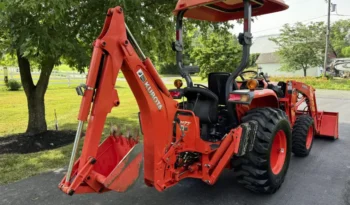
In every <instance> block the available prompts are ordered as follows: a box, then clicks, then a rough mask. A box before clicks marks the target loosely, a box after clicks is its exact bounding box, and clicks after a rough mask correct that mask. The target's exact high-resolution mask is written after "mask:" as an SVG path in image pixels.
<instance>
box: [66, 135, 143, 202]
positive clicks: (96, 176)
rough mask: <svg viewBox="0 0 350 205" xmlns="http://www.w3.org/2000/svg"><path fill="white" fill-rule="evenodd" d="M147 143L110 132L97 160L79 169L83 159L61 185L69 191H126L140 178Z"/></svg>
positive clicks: (70, 193) (79, 192) (98, 152)
mask: <svg viewBox="0 0 350 205" xmlns="http://www.w3.org/2000/svg"><path fill="white" fill-rule="evenodd" d="M142 160H143V144H141V143H138V140H137V139H132V138H125V137H122V136H109V137H108V138H107V139H106V140H105V141H104V142H102V143H101V144H100V145H99V147H98V151H97V155H96V158H95V160H93V162H90V163H87V164H86V165H84V167H83V168H82V169H81V170H78V167H79V159H78V160H77V161H76V163H75V165H74V167H73V170H72V180H71V181H70V183H67V182H66V178H63V180H62V181H61V183H60V185H59V188H60V189H61V190H62V191H63V192H65V193H67V194H69V195H72V194H73V193H76V194H82V193H94V192H97V193H101V192H106V191H110V190H114V191H117V192H124V191H126V190H127V189H128V188H129V187H130V186H131V185H133V184H134V183H135V182H136V180H137V179H138V178H139V175H140V171H141V169H142Z"/></svg>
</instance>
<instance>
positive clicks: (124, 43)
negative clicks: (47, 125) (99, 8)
mask: <svg viewBox="0 0 350 205" xmlns="http://www.w3.org/2000/svg"><path fill="white" fill-rule="evenodd" d="M287 8H288V6H287V5H286V4H284V3H283V1H282V0H179V1H178V3H177V6H176V9H175V11H174V13H175V15H176V16H177V20H176V41H175V42H174V43H173V49H174V50H175V52H176V61H177V66H178V68H179V71H180V74H181V76H182V77H183V78H184V79H185V81H186V84H187V86H186V87H185V88H181V87H182V81H181V80H176V81H175V83H174V84H175V86H176V88H175V89H171V90H168V89H167V88H166V86H165V85H164V83H163V82H162V80H161V78H160V76H159V75H158V73H157V71H156V69H155V67H154V66H153V65H152V63H151V61H150V59H149V58H147V57H145V55H144V54H143V52H142V50H141V49H140V47H139V45H138V44H137V42H136V40H135V39H134V37H133V35H132V34H131V32H130V30H129V29H128V27H127V26H126V24H125V22H124V13H123V9H122V8H121V7H115V8H112V9H109V10H108V13H107V17H106V21H105V24H104V27H103V30H102V32H101V34H100V36H99V37H98V38H97V39H96V41H95V42H94V44H93V45H94V49H93V54H92V59H91V64H90V67H89V73H88V78H87V81H86V85H82V86H79V87H78V88H77V92H78V94H79V95H81V96H82V103H81V107H80V112H79V116H78V119H79V125H78V130H77V134H76V139H75V142H74V146H73V151H72V157H71V161H70V163H69V167H68V171H67V174H66V176H65V177H64V178H63V180H62V181H61V183H60V184H59V188H60V189H61V190H62V191H63V192H65V193H67V194H69V195H72V194H74V193H77V194H81V193H94V192H97V193H102V192H106V191H110V190H115V191H118V192H123V191H125V190H127V188H128V187H130V186H131V185H132V184H133V183H134V182H135V181H136V180H137V179H138V177H139V175H140V172H142V171H143V176H144V182H145V183H146V184H147V185H148V186H150V187H154V188H156V189H157V190H158V191H163V190H165V189H167V188H169V187H171V186H174V185H176V184H177V183H178V182H179V181H180V180H182V179H184V178H197V179H200V180H202V181H204V182H205V183H207V184H210V185H213V184H215V182H216V181H217V180H218V178H219V176H220V174H221V173H222V171H223V170H224V169H225V168H227V169H232V172H233V173H234V174H235V175H236V179H237V181H238V182H239V183H240V184H242V185H243V186H244V187H246V188H248V189H250V190H252V191H255V192H259V193H274V192H275V191H276V190H278V189H279V188H280V186H281V184H282V183H283V181H284V178H285V175H286V173H287V170H288V165H289V161H290V159H291V153H294V155H296V156H300V157H304V156H307V155H308V154H309V152H310V150H311V147H312V143H313V139H314V136H316V135H317V136H326V137H331V138H334V139H336V138H338V113H331V112H322V111H321V112H320V111H318V109H317V104H316V97H315V89H313V88H312V87H311V86H308V85H305V84H303V83H299V82H295V81H288V82H279V83H277V84H273V83H270V82H268V80H267V79H265V76H264V75H262V74H258V73H256V72H254V71H244V69H245V68H246V67H247V64H248V59H249V55H250V52H249V50H250V46H251V44H252V34H251V17H252V16H257V15H263V14H267V13H272V12H277V11H281V10H285V9H287ZM184 17H187V18H192V19H199V20H205V21H213V22H222V21H229V20H233V19H239V18H243V19H244V31H243V33H241V34H240V35H239V42H240V44H242V46H243V57H242V62H241V64H240V66H239V67H238V68H236V69H233V72H232V73H224V72H219V73H210V74H209V76H208V87H207V86H203V85H199V84H193V82H192V80H191V77H190V74H191V73H195V72H198V69H199V68H198V67H195V66H186V65H184V64H183V40H182V35H183V18H184ZM120 70H121V71H122V72H123V74H124V76H125V78H126V80H127V82H128V84H129V85H130V88H131V90H132V92H133V94H134V96H135V98H136V101H137V103H138V106H139V109H140V115H139V119H140V126H141V131H142V133H143V140H142V143H141V142H139V140H138V139H137V137H138V135H137V134H136V135H134V136H132V137H131V136H130V134H128V136H122V135H121V134H120V133H119V132H118V131H115V132H113V133H111V136H109V137H108V138H107V139H106V140H104V141H103V142H102V143H101V144H100V140H101V135H102V131H103V127H104V123H105V120H106V117H107V114H108V113H109V112H110V111H111V110H112V108H114V107H118V105H119V104H120V102H121V103H122V101H119V97H118V92H117V90H116V89H115V85H116V79H117V77H118V73H119V71H120ZM301 105H303V106H304V108H301V109H298V108H299V107H300V106H301ZM84 122H88V125H87V130H86V136H85V138H84V144H83V148H82V153H81V156H80V158H79V159H78V160H77V161H76V162H75V163H74V161H75V155H76V152H77V149H78V144H79V139H80V137H81V132H82V129H83V124H84ZM99 144H100V145H99Z"/></svg>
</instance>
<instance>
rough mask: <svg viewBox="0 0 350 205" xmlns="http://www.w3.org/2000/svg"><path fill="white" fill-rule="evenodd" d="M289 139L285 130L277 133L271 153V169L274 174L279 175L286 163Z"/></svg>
mask: <svg viewBox="0 0 350 205" xmlns="http://www.w3.org/2000/svg"><path fill="white" fill-rule="evenodd" d="M286 149H287V137H286V134H285V133H284V132H283V130H280V131H278V132H277V133H276V136H275V138H274V140H273V142H272V147H271V151H270V167H271V170H272V173H274V174H276V175H277V174H279V173H280V172H281V170H282V169H283V166H284V163H285V161H286Z"/></svg>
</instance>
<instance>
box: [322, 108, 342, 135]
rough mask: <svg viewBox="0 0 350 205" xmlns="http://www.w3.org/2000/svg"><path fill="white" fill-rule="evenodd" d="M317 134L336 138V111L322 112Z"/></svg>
mask: <svg viewBox="0 0 350 205" xmlns="http://www.w3.org/2000/svg"><path fill="white" fill-rule="evenodd" d="M319 135H320V136H325V137H334V138H335V139H338V137H339V133H338V113H336V112H322V118H321V124H320V133H319Z"/></svg>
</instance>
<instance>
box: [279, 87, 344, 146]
mask: <svg viewBox="0 0 350 205" xmlns="http://www.w3.org/2000/svg"><path fill="white" fill-rule="evenodd" d="M286 85H287V86H286V90H285V93H286V96H285V97H284V98H280V99H279V101H280V103H282V104H284V106H285V110H286V112H287V115H288V116H289V119H290V122H291V124H292V125H294V123H295V121H296V119H297V117H298V116H299V115H303V114H306V115H309V116H310V117H312V119H313V122H314V131H315V134H316V135H318V136H324V137H332V138H334V139H337V138H338V135H339V134H338V113H334V112H324V111H319V110H318V107H317V101H316V89H315V88H313V87H312V86H309V85H307V84H305V83H302V82H297V81H288V82H286ZM299 94H301V95H299ZM303 103H305V104H306V108H304V109H302V110H301V109H299V107H300V106H301V105H302V104H303Z"/></svg>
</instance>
